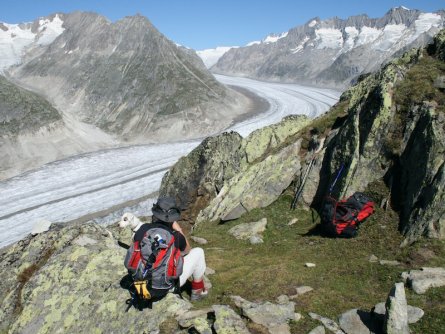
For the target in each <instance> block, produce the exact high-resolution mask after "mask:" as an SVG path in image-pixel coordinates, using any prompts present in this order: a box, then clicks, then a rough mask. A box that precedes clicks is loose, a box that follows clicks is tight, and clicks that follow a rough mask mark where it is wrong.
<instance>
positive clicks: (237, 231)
mask: <svg viewBox="0 0 445 334" xmlns="http://www.w3.org/2000/svg"><path fill="white" fill-rule="evenodd" d="M266 226H267V218H262V219H261V220H259V221H257V222H252V223H243V224H239V225H236V226H234V227H232V228H231V229H230V230H229V231H228V232H229V233H230V234H231V235H233V236H234V237H235V238H237V239H239V240H249V239H250V238H252V237H258V236H259V234H261V233H263V232H264V231H265V230H266Z"/></svg>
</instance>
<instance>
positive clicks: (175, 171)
mask: <svg viewBox="0 0 445 334" xmlns="http://www.w3.org/2000/svg"><path fill="white" fill-rule="evenodd" d="M444 50H445V30H442V31H441V32H440V33H439V34H438V35H437V37H436V38H435V40H434V43H433V44H431V45H430V46H428V48H426V49H414V50H412V51H410V52H408V53H406V54H404V55H403V57H401V58H398V59H396V60H394V61H392V62H390V63H389V64H387V65H386V66H384V67H383V68H382V69H381V70H380V71H378V72H376V73H374V74H371V75H369V76H367V77H363V78H361V81H360V82H359V83H357V84H356V85H355V86H353V87H351V88H350V89H349V90H347V91H346V92H345V93H344V94H343V95H342V97H341V99H340V102H339V103H338V104H337V105H336V106H334V107H333V108H332V109H331V111H330V112H328V113H327V114H326V115H324V116H321V117H320V118H318V119H315V120H314V121H313V122H312V123H310V124H309V125H308V126H306V127H304V128H303V129H302V130H299V129H298V127H295V130H296V131H297V132H296V134H292V135H289V137H287V138H284V140H282V141H277V140H276V136H275V135H272V136H271V135H270V130H269V129H267V128H266V129H263V130H258V131H257V134H256V136H257V138H263V139H261V140H259V139H257V140H256V143H263V142H264V143H266V145H265V146H263V145H260V147H264V148H265V150H263V149H261V150H258V151H257V152H259V153H258V155H257V156H256V157H255V159H250V161H251V164H250V166H249V168H250V170H252V176H249V171H248V170H247V169H246V168H245V167H243V164H240V163H239V161H242V159H246V156H248V155H247V153H246V151H245V150H243V149H241V150H240V149H237V150H240V151H239V152H240V156H241V157H242V158H237V159H230V160H227V159H226V160H225V161H227V162H226V164H225V165H221V163H220V162H219V159H220V157H222V156H225V154H226V153H225V152H238V151H237V150H235V149H234V148H233V147H232V144H230V145H228V142H227V140H226V138H228V137H227V136H230V135H229V134H226V135H224V136H221V137H216V138H213V139H212V143H213V146H214V149H213V150H212V151H211V152H212V153H210V151H208V149H207V145H208V142H204V143H203V144H202V145H201V146H200V147H198V148H196V149H195V151H193V152H192V153H191V154H190V155H189V156H188V157H184V158H182V159H181V160H180V161H179V162H178V163H177V164H176V165H175V166H174V167H173V168H172V169H171V170H170V171H169V172H168V173H167V174H166V176H165V177H164V179H163V182H162V186H161V193H162V194H169V195H173V196H176V197H178V198H180V199H181V203H182V204H183V205H184V209H189V208H193V207H196V205H197V204H196V203H199V207H200V208H202V210H198V211H196V212H195V215H194V216H193V217H192V218H193V219H194V218H196V219H197V222H198V223H204V222H207V221H221V220H223V221H224V220H230V219H233V218H237V217H239V216H240V215H241V214H243V213H245V212H248V211H250V210H252V209H253V208H258V207H263V206H266V205H268V204H269V203H271V201H272V200H271V199H270V198H269V197H270V195H271V194H274V193H275V194H276V195H274V196H275V198H276V197H277V196H278V195H279V193H280V192H281V191H282V189H284V188H286V187H288V186H289V185H290V184H291V181H292V179H295V180H298V179H299V178H301V176H302V175H303V174H304V173H305V170H306V168H307V165H308V164H309V162H310V161H311V160H312V159H314V160H316V161H315V163H314V168H312V170H311V172H310V174H309V181H308V185H307V186H306V187H305V191H304V193H303V200H304V201H305V202H306V203H307V204H311V205H313V206H315V207H316V206H317V205H318V204H319V203H320V201H321V200H322V199H323V197H324V196H325V194H326V193H327V191H328V188H329V186H330V184H331V183H332V181H333V180H334V178H335V176H336V174H337V171H338V170H339V169H340V168H341V167H342V166H343V168H342V169H343V170H342V175H341V178H340V180H339V182H338V183H337V185H336V188H335V189H334V192H333V195H334V196H336V197H344V196H348V195H351V194H352V193H353V192H355V191H364V190H366V189H368V188H369V187H372V185H373V184H375V183H378V182H384V183H386V185H387V187H388V188H389V189H390V195H389V196H390V202H391V204H392V205H393V206H394V207H395V208H396V209H397V210H398V211H399V212H400V229H401V230H402V231H403V233H404V235H405V237H406V239H405V244H408V243H410V242H412V241H414V240H416V239H418V238H419V237H421V236H428V237H434V238H439V239H444V238H445V234H444V233H445V225H444V220H443V217H444V215H445V212H444V209H443V205H442V204H443V202H444V196H445V192H444V180H445V179H444V175H445V174H444V170H445V169H444V166H445V161H444V152H445V147H444V144H443V143H444V142H445V140H444V139H445V133H444V122H445V110H444V109H443V105H444V101H445V100H444V99H445V92H444V88H445V85H444V83H443V81H444V78H445V64H444V61H445V56H444V54H445V53H444ZM337 116H341V117H337ZM336 117H337V120H336ZM334 121H335V122H334ZM286 122H287V121H284V122H283V123H281V124H278V125H276V127H277V128H281V127H282V128H285V127H286ZM311 129H317V130H318V131H319V132H321V136H322V137H325V138H326V140H325V141H324V147H323V150H321V152H319V153H317V154H316V155H314V156H313V155H312V153H307V152H308V151H307V148H308V140H309V139H310V135H309V132H310V130H311ZM329 129H331V130H329ZM234 136H235V135H232V137H234ZM247 140H249V139H247ZM238 142H239V141H238ZM230 143H232V142H230ZM272 143H278V144H274V145H271V144H272ZM237 145H238V146H237V147H242V145H241V144H237ZM300 147H301V148H300ZM276 159H278V160H279V161H280V163H281V165H280V166H279V167H277V165H276V163H275V160H276ZM248 160H249V159H248ZM231 161H233V163H230V162H231ZM298 165H301V166H302V167H301V168H300V167H299V166H298ZM186 166H192V168H197V170H198V173H195V172H191V171H190V170H189V169H187V168H186ZM184 170H188V172H187V173H186V175H184V174H181V172H182V171H184ZM215 170H217V171H218V174H216V176H215V173H214V171H215ZM284 170H288V171H289V172H290V173H291V174H293V175H294V177H291V178H289V177H288V175H287V174H284V172H282V171H284ZM224 171H230V172H228V173H224ZM277 171H278V172H279V174H280V176H281V178H277V177H273V175H276V173H277ZM187 175H189V177H188V178H187ZM178 176H179V177H178ZM278 179H280V182H278ZM271 180H275V182H269V181H271ZM285 180H286V181H285ZM281 181H282V182H285V183H286V184H285V185H284V184H282V182H281ZM274 187H279V189H281V190H279V191H278V192H275V191H272V190H278V189H274ZM203 189H204V190H203ZM378 204H380V203H378ZM192 211H193V210H192Z"/></svg>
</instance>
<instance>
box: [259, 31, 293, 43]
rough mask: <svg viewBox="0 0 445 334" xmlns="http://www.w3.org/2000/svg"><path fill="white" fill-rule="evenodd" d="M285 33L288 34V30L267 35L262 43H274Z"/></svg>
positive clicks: (284, 35)
mask: <svg viewBox="0 0 445 334" xmlns="http://www.w3.org/2000/svg"><path fill="white" fill-rule="evenodd" d="M287 34H288V32H287V31H286V32H283V33H282V34H280V35H274V34H272V35H269V36H267V37H266V38H265V39H264V40H263V43H276V42H277V41H278V40H279V39H282V38H284V37H286V36H287Z"/></svg>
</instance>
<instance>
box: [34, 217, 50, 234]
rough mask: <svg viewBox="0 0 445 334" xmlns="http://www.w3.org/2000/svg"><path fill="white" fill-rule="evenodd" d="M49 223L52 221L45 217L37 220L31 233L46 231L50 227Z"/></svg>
mask: <svg viewBox="0 0 445 334" xmlns="http://www.w3.org/2000/svg"><path fill="white" fill-rule="evenodd" d="M51 224H52V223H51V222H50V221H49V220H46V219H42V220H39V221H38V222H37V223H35V224H34V226H33V228H32V231H31V234H32V235H37V234H40V233H43V232H46V231H48V230H49V228H50V227H51Z"/></svg>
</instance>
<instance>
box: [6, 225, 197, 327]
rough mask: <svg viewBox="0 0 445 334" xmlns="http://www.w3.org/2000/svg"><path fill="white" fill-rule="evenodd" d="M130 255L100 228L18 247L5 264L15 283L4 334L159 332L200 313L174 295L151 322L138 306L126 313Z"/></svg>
mask: <svg viewBox="0 0 445 334" xmlns="http://www.w3.org/2000/svg"><path fill="white" fill-rule="evenodd" d="M125 252H126V251H125V249H123V248H121V247H120V246H118V244H117V240H116V239H115V238H114V237H113V234H112V233H111V232H110V231H108V230H107V229H105V228H103V227H100V226H97V225H94V224H86V225H80V226H79V225H74V226H68V227H65V228H58V229H57V228H56V229H52V230H50V231H49V232H46V233H42V234H39V235H37V236H35V237H31V236H30V237H28V238H27V239H25V240H23V241H21V242H19V243H17V244H15V245H14V246H12V247H11V248H9V249H8V250H7V251H6V252H5V253H3V254H2V255H1V257H0V260H1V263H2V266H1V268H2V270H1V271H0V279H2V283H3V282H6V283H7V284H6V285H5V286H4V285H3V284H2V289H1V291H0V293H1V294H0V297H1V300H2V301H1V307H0V309H1V310H2V313H1V314H0V317H1V323H2V330H6V329H8V330H9V333H112V332H115V333H117V332H119V333H121V332H126V333H141V332H142V331H145V332H147V333H151V332H157V331H159V326H160V325H161V323H162V322H163V321H165V320H167V319H168V318H172V317H175V316H177V315H179V314H181V313H183V312H185V311H187V310H188V309H190V308H191V307H192V305H191V304H190V303H189V302H188V301H186V300H182V299H180V298H179V297H178V296H176V295H173V294H169V295H167V296H166V297H165V298H163V299H162V300H161V301H159V302H156V303H153V306H152V309H149V308H146V309H144V310H143V312H144V316H143V317H141V312H140V311H139V310H137V309H135V308H133V307H132V308H130V309H129V311H128V313H125V310H126V309H127V304H126V301H127V300H128V299H129V298H130V294H129V291H128V290H127V289H126V288H125V282H126V278H127V272H126V269H125V267H124V266H123V259H124V256H125ZM5 263H9V267H8V266H3V264H5ZM8 276H10V277H11V278H8ZM8 304H10V305H12V306H13V307H12V308H8ZM92 315H94V316H92Z"/></svg>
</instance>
